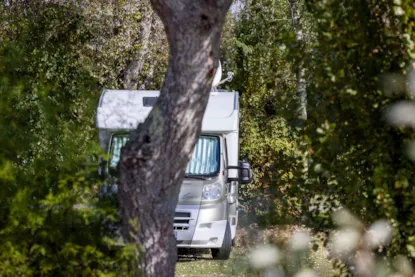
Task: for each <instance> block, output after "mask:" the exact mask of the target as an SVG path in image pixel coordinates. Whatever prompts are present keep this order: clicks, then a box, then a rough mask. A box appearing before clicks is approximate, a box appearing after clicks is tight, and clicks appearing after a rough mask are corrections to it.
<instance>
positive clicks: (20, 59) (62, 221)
mask: <svg viewBox="0 0 415 277" xmlns="http://www.w3.org/2000/svg"><path fill="white" fill-rule="evenodd" d="M32 5H33V6H32ZM1 8H2V9H3V13H1V18H0V19H1V22H2V25H3V26H4V28H3V29H2V31H1V38H0V40H1V42H2V43H1V47H0V129H1V130H2V132H0V144H1V145H2V147H1V150H0V184H1V186H0V205H1V208H0V226H1V228H0V275H2V276H120V275H126V274H127V272H128V257H129V255H130V254H129V253H131V249H129V248H128V247H127V248H125V249H120V248H117V247H116V246H114V238H115V230H114V227H115V226H116V224H117V222H118V217H117V212H116V208H115V207H114V206H113V204H111V203H110V201H104V200H105V197H104V198H102V197H100V194H99V193H98V192H99V191H101V187H102V185H103V184H102V181H101V180H100V179H99V178H98V176H97V172H98V171H97V162H96V160H97V155H98V154H99V151H98V146H97V144H96V143H95V141H96V136H95V131H94V125H93V124H94V121H93V118H94V112H93V111H94V109H95V106H96V101H97V97H98V92H99V86H98V82H97V80H96V79H95V78H94V77H92V75H91V73H90V72H89V71H88V68H86V63H87V62H89V61H88V59H86V58H85V56H82V55H81V53H80V49H81V48H82V45H84V43H86V42H87V41H88V40H89V39H90V38H91V33H90V32H89V30H88V29H87V28H85V25H84V24H83V21H82V17H80V16H79V15H78V14H76V13H74V12H73V11H72V10H71V9H70V8H67V7H59V6H57V5H54V4H48V3H42V2H38V1H34V2H31V3H30V5H29V4H28V5H27V6H24V5H23V4H15V3H13V4H12V5H11V6H10V7H7V6H2V7H1ZM94 161H95V162H94Z"/></svg>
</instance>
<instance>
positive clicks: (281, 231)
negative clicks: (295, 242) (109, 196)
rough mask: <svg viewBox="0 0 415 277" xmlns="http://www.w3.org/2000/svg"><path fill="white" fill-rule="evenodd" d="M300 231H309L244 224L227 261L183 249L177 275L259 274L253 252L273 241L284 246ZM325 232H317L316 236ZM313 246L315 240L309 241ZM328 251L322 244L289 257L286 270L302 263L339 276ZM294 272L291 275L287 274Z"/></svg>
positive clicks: (321, 274)
mask: <svg viewBox="0 0 415 277" xmlns="http://www.w3.org/2000/svg"><path fill="white" fill-rule="evenodd" d="M298 231H307V229H306V228H305V227H301V226H293V225H290V226H283V227H271V228H266V229H261V228H260V227H258V226H257V225H256V224H251V225H249V226H244V227H241V228H239V229H238V230H237V240H236V245H235V247H234V248H233V250H232V254H231V258H230V259H229V260H227V261H215V260H212V256H211V255H210V251H209V250H205V251H203V250H180V251H179V262H178V263H177V266H176V276H179V277H196V276H198V277H199V276H204V277H217V276H257V272H256V271H255V270H254V269H253V268H252V267H251V266H250V263H249V252H250V251H251V250H252V249H254V248H255V247H258V246H260V245H265V244H267V243H272V244H274V245H277V246H279V248H280V249H284V247H285V246H286V245H287V242H288V241H289V238H290V237H291V236H292V235H293V234H294V233H296V232H298ZM320 235H321V234H318V235H314V236H313V237H312V239H315V238H317V237H319V236H320ZM309 246H310V248H311V247H312V243H310V244H309ZM327 256H328V251H327V250H326V249H325V248H324V247H322V245H321V243H319V248H318V250H317V251H311V249H310V251H309V255H308V256H307V257H306V255H304V256H302V257H296V258H294V259H291V260H290V259H288V262H286V264H285V265H284V269H285V271H288V272H294V271H296V270H298V268H300V267H301V266H303V267H308V268H312V269H314V270H315V271H316V273H318V275H319V276H323V277H329V276H333V275H335V271H334V270H333V268H332V264H331V262H330V261H329V260H328V259H327ZM287 275H290V274H287Z"/></svg>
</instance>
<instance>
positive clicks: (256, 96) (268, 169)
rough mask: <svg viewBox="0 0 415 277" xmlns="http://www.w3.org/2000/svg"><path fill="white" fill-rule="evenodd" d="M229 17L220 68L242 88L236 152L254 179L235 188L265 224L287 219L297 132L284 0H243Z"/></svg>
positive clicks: (294, 207)
mask: <svg viewBox="0 0 415 277" xmlns="http://www.w3.org/2000/svg"><path fill="white" fill-rule="evenodd" d="M264 7H266V9H265V8H264ZM229 21H230V22H229ZM229 21H228V25H227V26H231V27H233V28H232V30H231V31H229V30H228V29H226V28H225V36H224V38H225V41H224V46H223V48H224V50H225V54H224V58H223V60H224V63H225V66H224V67H225V69H230V70H232V71H234V72H235V78H234V81H233V83H232V86H231V87H232V89H235V90H237V91H239V92H240V93H241V140H240V142H241V156H242V158H244V159H246V160H248V161H249V162H251V164H252V165H253V170H254V183H253V184H251V185H248V186H244V187H242V188H241V189H240V196H241V200H242V202H243V203H244V204H247V206H248V207H249V209H250V210H251V211H253V212H254V213H255V214H258V215H261V217H263V219H264V220H266V221H267V222H268V223H276V222H283V221H286V220H292V219H293V218H295V217H296V216H297V214H298V212H299V211H298V208H299V201H298V199H296V198H293V197H291V196H289V195H288V194H287V191H289V190H291V189H293V188H292V186H293V177H294V176H293V172H294V171H295V168H296V167H297V166H298V154H297V150H298V147H299V136H298V135H297V133H298V132H297V130H296V128H295V124H294V120H295V114H294V113H293V112H292V109H293V108H294V105H295V88H296V76H295V73H294V72H293V71H292V61H291V60H290V59H289V58H288V57H287V55H288V54H289V52H288V49H287V47H286V45H285V44H284V42H287V43H288V37H290V38H292V32H293V29H292V27H291V24H290V9H289V7H288V4H287V1H246V3H245V8H244V9H243V10H242V11H240V13H239V14H238V16H237V18H236V19H235V20H233V21H231V20H229ZM229 33H231V34H232V35H230V34H229ZM266 215H270V216H269V217H267V216H266ZM264 216H265V217H264Z"/></svg>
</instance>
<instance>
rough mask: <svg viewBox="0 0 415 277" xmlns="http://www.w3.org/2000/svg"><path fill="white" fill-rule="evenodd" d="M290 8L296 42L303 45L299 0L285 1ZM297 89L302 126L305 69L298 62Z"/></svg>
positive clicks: (304, 115)
mask: <svg viewBox="0 0 415 277" xmlns="http://www.w3.org/2000/svg"><path fill="white" fill-rule="evenodd" d="M287 2H288V5H289V7H290V15H291V26H292V27H293V28H294V31H295V36H296V39H297V41H299V42H300V43H303V42H304V41H305V34H304V32H303V30H302V26H301V22H300V21H301V15H300V7H299V6H300V4H301V3H300V2H301V1H299V0H287ZM296 79H297V87H296V89H295V96H296V99H297V112H296V114H297V125H298V126H302V125H303V122H304V121H305V120H307V84H306V80H305V69H304V66H303V61H300V63H299V65H298V68H297V72H296Z"/></svg>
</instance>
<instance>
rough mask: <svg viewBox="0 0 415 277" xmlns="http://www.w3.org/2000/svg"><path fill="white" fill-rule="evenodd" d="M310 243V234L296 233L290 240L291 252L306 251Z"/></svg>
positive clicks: (306, 232) (304, 232) (305, 232)
mask: <svg viewBox="0 0 415 277" xmlns="http://www.w3.org/2000/svg"><path fill="white" fill-rule="evenodd" d="M309 243H310V234H309V232H308V231H301V232H296V233H295V234H294V235H293V236H292V237H291V238H290V246H291V248H292V249H293V250H296V251H298V250H307V249H308V244H309Z"/></svg>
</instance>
